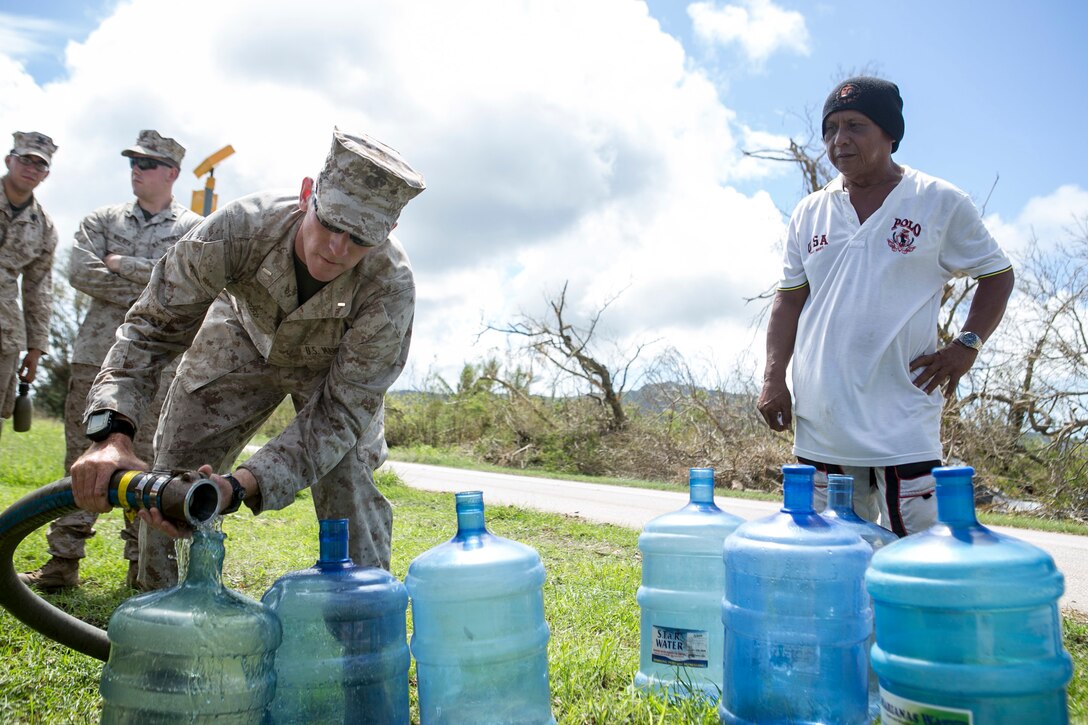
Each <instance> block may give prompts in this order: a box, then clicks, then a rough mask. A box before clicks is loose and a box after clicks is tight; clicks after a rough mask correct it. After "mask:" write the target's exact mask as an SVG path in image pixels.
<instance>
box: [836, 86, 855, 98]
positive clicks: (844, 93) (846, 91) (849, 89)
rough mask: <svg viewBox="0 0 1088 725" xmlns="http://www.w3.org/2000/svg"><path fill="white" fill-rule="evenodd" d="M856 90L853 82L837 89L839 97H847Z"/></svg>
mask: <svg viewBox="0 0 1088 725" xmlns="http://www.w3.org/2000/svg"><path fill="white" fill-rule="evenodd" d="M857 92H858V87H857V86H855V85H854V84H853V83H847V84H846V85H845V86H843V87H842V88H840V89H839V98H849V97H850V96H852V95H854V94H855V93H857Z"/></svg>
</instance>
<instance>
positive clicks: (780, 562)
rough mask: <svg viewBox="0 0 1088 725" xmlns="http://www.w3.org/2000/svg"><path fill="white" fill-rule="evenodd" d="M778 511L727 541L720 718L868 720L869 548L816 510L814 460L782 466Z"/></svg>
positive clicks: (840, 723)
mask: <svg viewBox="0 0 1088 725" xmlns="http://www.w3.org/2000/svg"><path fill="white" fill-rule="evenodd" d="M782 472H783V474H784V475H783V478H784V480H783V489H784V493H785V496H784V501H785V502H784V505H783V506H782V509H781V511H780V512H779V513H776V514H773V515H771V516H768V517H766V518H762V519H757V520H755V521H749V522H747V523H745V524H742V525H741V526H740V527H739V528H738V529H737V530H736V531H735V532H733V535H732V536H730V537H729V538H727V539H726V540H725V546H724V547H723V558H724V561H725V598H724V600H723V603H722V622H723V623H724V624H725V660H724V668H723V685H724V686H723V688H722V699H721V703H720V704H719V705H718V713H719V715H720V716H721V721H722V722H723V723H760V724H761V725H763V724H770V723H782V724H785V723H791V724H794V725H796V724H798V723H836V724H837V725H848V724H851V723H866V722H868V713H867V711H868V707H867V700H868V698H867V690H868V673H869V668H868V664H867V662H866V658H865V647H866V645H867V644H868V641H869V633H870V630H871V628H872V610H871V609H870V608H869V597H868V595H867V594H866V593H865V585H864V576H865V567H866V565H867V564H868V563H869V558H870V557H871V556H872V548H871V547H870V546H869V544H867V543H865V541H864V540H862V538H861V537H860V536H858V535H857V534H855V533H853V532H852V531H850V530H848V529H846V528H844V527H842V526H835V525H832V524H831V523H830V522H828V521H827V520H825V519H823V518H822V517H820V516H819V515H818V514H817V513H816V512H815V511H814V510H813V508H812V479H813V476H814V474H815V473H816V469H815V468H813V467H812V466H802V465H788V466H783V467H782Z"/></svg>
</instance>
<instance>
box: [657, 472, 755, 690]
mask: <svg viewBox="0 0 1088 725" xmlns="http://www.w3.org/2000/svg"><path fill="white" fill-rule="evenodd" d="M688 488H689V491H690V501H689V503H688V505H687V506H685V507H684V508H682V509H680V510H679V511H673V512H671V513H667V514H664V515H663V516H658V517H657V518H655V519H653V520H651V521H650V522H649V523H647V524H646V526H645V528H643V530H642V534H640V535H639V537H638V548H639V551H641V552H642V586H640V587H639V588H638V595H637V599H638V605H639V607H640V608H641V610H642V620H641V621H642V624H641V634H642V637H641V654H640V657H639V671H638V674H637V675H635V686H636V687H639V688H642V689H649V690H658V691H662V692H667V693H669V694H670V695H681V696H684V695H688V694H692V693H695V692H699V693H702V694H703V695H705V696H706V697H708V698H710V699H711V700H714V701H717V699H718V697H719V696H720V695H721V690H722V656H723V652H724V647H725V644H724V640H725V630H724V629H723V628H722V619H721V603H722V595H723V593H724V591H725V571H724V570H723V569H722V558H721V557H722V543H723V542H724V541H725V537H727V536H729V535H730V534H731V533H733V531H734V530H735V529H736V528H737V527H738V526H740V525H741V524H742V523H744V519H742V518H740V517H739V516H734V515H732V514H728V513H726V512H724V511H722V510H721V509H720V508H718V507H717V506H716V505H715V503H714V469H713V468H692V469H690V470H689V471H688Z"/></svg>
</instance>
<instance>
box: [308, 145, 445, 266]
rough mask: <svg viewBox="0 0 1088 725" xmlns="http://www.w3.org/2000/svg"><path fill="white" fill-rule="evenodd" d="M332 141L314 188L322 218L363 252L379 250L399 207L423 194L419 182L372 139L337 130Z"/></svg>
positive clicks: (415, 173)
mask: <svg viewBox="0 0 1088 725" xmlns="http://www.w3.org/2000/svg"><path fill="white" fill-rule="evenodd" d="M332 135H333V138H332V149H331V150H330V151H329V155H328V157H327V158H326V159H325V167H324V168H323V169H321V174H320V175H319V176H318V177H317V183H316V185H315V187H314V197H315V199H316V201H317V207H318V209H320V210H321V218H322V219H323V220H324V221H326V222H328V223H329V224H331V225H333V226H335V227H337V228H338V229H343V230H344V231H346V232H348V233H349V234H351V235H352V236H353V237H356V238H357V239H358V240H360V241H362V242H364V243H365V244H367V245H368V246H375V245H377V244H381V243H382V242H384V241H385V240H386V239H387V238H388V237H389V232H390V231H392V229H393V225H394V224H396V222H397V217H399V216H400V212H401V210H402V209H403V208H404V206H405V205H406V204H407V203H408V202H409V201H411V200H412V199H413V198H414V197H415V196H416V195H417V194H419V193H420V192H421V191H423V190H424V189H425V188H426V185H425V184H424V183H423V176H422V175H421V174H420V173H419V172H418V171H416V170H415V169H413V168H412V167H411V166H409V165H408V162H406V161H405V160H404V159H402V158H401V156H400V154H399V153H397V152H396V151H395V150H393V149H391V148H389V147H388V146H386V145H385V144H383V143H382V142H380V141H378V140H376V139H373V138H371V137H369V136H366V135H363V136H351V135H348V134H346V133H343V132H342V131H340V129H338V128H334V129H333V134H332Z"/></svg>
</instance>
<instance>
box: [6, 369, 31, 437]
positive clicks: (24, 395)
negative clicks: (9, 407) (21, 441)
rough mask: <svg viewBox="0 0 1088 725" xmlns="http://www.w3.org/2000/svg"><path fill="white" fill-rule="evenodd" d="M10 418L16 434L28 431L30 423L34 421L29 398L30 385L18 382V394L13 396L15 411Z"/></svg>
mask: <svg viewBox="0 0 1088 725" xmlns="http://www.w3.org/2000/svg"><path fill="white" fill-rule="evenodd" d="M11 418H12V420H11V427H12V428H13V429H14V430H15V432H16V433H26V432H27V431H28V430H30V421H31V420H33V419H34V401H33V400H31V398H30V383H26V382H22V381H20V382H19V394H18V395H17V396H15V410H14V412H13V413H12V414H11Z"/></svg>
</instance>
